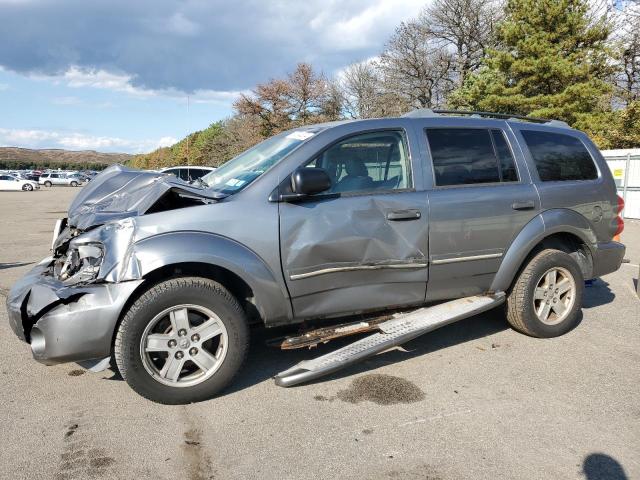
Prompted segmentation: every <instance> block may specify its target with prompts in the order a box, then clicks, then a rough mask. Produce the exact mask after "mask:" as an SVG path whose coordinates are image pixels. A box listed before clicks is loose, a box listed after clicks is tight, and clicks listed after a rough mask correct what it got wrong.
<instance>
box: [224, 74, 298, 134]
mask: <svg viewBox="0 0 640 480" xmlns="http://www.w3.org/2000/svg"><path fill="white" fill-rule="evenodd" d="M290 89H291V86H290V85H289V83H288V82H287V81H286V80H279V79H276V80H271V81H269V82H268V83H263V84H259V85H258V86H257V87H256V88H255V89H254V90H253V91H252V92H251V95H245V94H242V95H240V98H239V99H238V100H236V102H235V103H234V104H233V106H234V108H235V109H236V111H237V112H238V113H239V114H240V115H245V116H248V117H258V118H260V120H261V133H262V135H263V136H265V137H269V136H271V135H273V134H275V133H278V132H279V131H281V130H284V129H285V128H286V127H287V126H288V125H289V123H290V121H291V120H290V118H289V110H290V103H289V96H290V95H291V93H290Z"/></svg>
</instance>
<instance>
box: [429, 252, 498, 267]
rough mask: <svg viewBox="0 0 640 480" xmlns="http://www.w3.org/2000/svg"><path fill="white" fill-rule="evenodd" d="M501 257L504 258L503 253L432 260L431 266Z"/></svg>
mask: <svg viewBox="0 0 640 480" xmlns="http://www.w3.org/2000/svg"><path fill="white" fill-rule="evenodd" d="M500 257H502V253H486V254H483V255H471V256H469V257H453V258H440V259H438V260H431V264H432V265H444V264H446V263H458V262H470V261H473V260H488V259H490V258H500Z"/></svg>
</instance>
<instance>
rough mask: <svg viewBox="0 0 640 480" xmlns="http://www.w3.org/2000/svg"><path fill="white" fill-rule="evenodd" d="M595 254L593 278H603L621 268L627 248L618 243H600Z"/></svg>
mask: <svg viewBox="0 0 640 480" xmlns="http://www.w3.org/2000/svg"><path fill="white" fill-rule="evenodd" d="M596 247H597V248H596V249H595V251H594V252H593V277H594V278H596V277H601V276H603V275H606V274H607V273H611V272H615V271H616V270H618V269H619V268H620V265H621V264H622V259H623V258H624V254H625V251H626V247H625V246H624V245H623V244H622V243H618V242H600V243H598V244H597V245H596Z"/></svg>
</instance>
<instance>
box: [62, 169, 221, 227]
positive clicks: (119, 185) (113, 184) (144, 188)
mask: <svg viewBox="0 0 640 480" xmlns="http://www.w3.org/2000/svg"><path fill="white" fill-rule="evenodd" d="M170 190H173V191H175V192H176V193H178V194H179V195H181V196H185V197H189V198H197V199H202V200H203V203H211V202H214V201H216V200H218V199H220V198H223V197H224V195H222V194H220V193H218V192H214V191H212V190H209V189H206V188H202V187H197V186H195V185H190V184H188V183H186V182H185V181H183V180H180V179H179V178H177V177H175V176H174V175H170V174H166V173H161V172H150V171H143V170H136V169H132V168H126V167H124V166H122V165H112V166H110V167H109V168H107V169H105V170H104V171H103V172H102V173H100V174H98V175H96V176H95V177H94V179H93V180H91V181H90V182H89V184H88V185H86V186H85V187H84V188H83V189H82V190H81V191H80V193H78V195H77V196H76V198H74V200H73V202H71V206H70V207H69V215H68V224H69V225H70V226H72V227H75V228H78V229H80V230H86V229H88V228H90V227H94V226H97V225H102V224H104V223H106V222H108V221H110V220H120V219H123V218H127V217H134V216H139V215H143V214H144V213H145V212H146V211H147V210H149V208H151V207H152V206H153V205H154V203H156V202H157V201H158V200H159V199H160V198H161V197H162V196H164V195H165V194H166V193H167V192H168V191H170Z"/></svg>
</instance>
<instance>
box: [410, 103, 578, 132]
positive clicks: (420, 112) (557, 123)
mask: <svg viewBox="0 0 640 480" xmlns="http://www.w3.org/2000/svg"><path fill="white" fill-rule="evenodd" d="M440 115H468V116H470V117H487V118H499V119H503V120H524V121H527V122H533V123H542V124H547V125H549V126H554V127H563V128H570V127H569V125H568V124H567V123H566V122H563V121H561V120H550V119H548V118H537V117H526V116H524V115H514V114H511V113H495V112H478V111H474V110H432V109H430V108H419V109H417V110H412V111H410V112H408V113H405V114H404V115H403V117H408V118H427V117H438V116H440Z"/></svg>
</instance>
